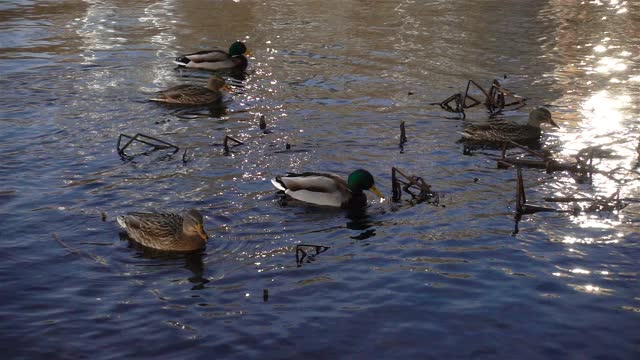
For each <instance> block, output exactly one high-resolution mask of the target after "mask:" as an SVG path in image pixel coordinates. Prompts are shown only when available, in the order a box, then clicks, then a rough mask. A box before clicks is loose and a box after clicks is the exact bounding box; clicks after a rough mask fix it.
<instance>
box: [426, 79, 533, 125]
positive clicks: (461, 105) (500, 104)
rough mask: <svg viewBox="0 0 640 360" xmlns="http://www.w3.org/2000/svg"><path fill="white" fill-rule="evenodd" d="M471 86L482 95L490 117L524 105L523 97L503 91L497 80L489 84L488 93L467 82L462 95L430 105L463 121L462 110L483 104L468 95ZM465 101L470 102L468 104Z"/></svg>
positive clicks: (476, 84)
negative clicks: (459, 116) (460, 117)
mask: <svg viewBox="0 0 640 360" xmlns="http://www.w3.org/2000/svg"><path fill="white" fill-rule="evenodd" d="M472 86H473V87H475V88H476V89H478V90H480V92H482V94H483V95H484V97H485V100H484V105H485V106H486V107H487V109H488V110H489V113H490V114H491V115H495V114H498V113H500V112H501V111H502V110H504V108H505V107H508V106H514V105H517V106H518V107H517V108H520V107H522V106H524V105H525V104H526V100H527V99H526V98H525V97H522V96H520V95H516V94H514V93H513V92H511V91H509V90H507V89H505V88H504V87H502V85H500V82H499V81H498V80H497V79H494V80H493V82H492V83H491V86H490V88H489V91H487V90H485V89H484V88H483V87H482V86H480V85H479V84H478V83H477V82H475V81H473V80H469V81H468V82H467V87H466V89H465V91H464V92H463V93H456V94H453V95H451V96H449V97H448V98H446V99H445V100H443V101H441V102H439V103H431V104H430V105H438V106H440V107H441V108H442V109H444V110H446V111H449V112H453V113H458V114H462V118H463V119H464V118H465V113H464V109H468V108H471V107H474V106H476V105H479V104H482V103H483V102H482V101H480V100H478V99H476V98H475V97H473V96H472V95H470V94H469V90H471V88H472ZM467 99H469V100H470V103H469V101H468V100H467ZM508 101H509V102H508Z"/></svg>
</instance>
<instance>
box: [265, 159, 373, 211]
mask: <svg viewBox="0 0 640 360" xmlns="http://www.w3.org/2000/svg"><path fill="white" fill-rule="evenodd" d="M271 183H272V184H273V186H275V187H276V188H277V189H279V190H282V191H284V193H285V194H286V195H289V196H291V197H292V198H294V199H296V200H300V201H304V202H308V203H311V204H316V205H325V206H334V207H341V208H344V209H353V208H362V207H364V206H365V205H366V204H367V196H366V195H365V194H364V193H363V192H362V191H363V190H369V191H371V192H373V193H374V194H376V195H377V196H379V197H381V198H383V197H384V196H382V194H381V193H380V191H378V189H377V188H376V187H375V185H374V181H373V176H372V175H371V173H369V172H368V171H366V170H362V169H360V170H356V171H354V172H352V173H351V174H350V175H349V178H348V179H347V181H345V180H344V179H343V178H342V177H340V176H339V175H335V174H327V173H315V172H306V173H303V174H289V175H286V176H277V177H276V178H275V179H272V180H271Z"/></svg>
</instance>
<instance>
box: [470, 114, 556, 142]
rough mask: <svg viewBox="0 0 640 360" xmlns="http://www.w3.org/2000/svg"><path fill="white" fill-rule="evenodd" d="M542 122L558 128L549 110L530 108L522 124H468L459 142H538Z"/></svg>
mask: <svg viewBox="0 0 640 360" xmlns="http://www.w3.org/2000/svg"><path fill="white" fill-rule="evenodd" d="M542 124H549V125H551V126H554V127H556V128H559V127H560V126H558V124H557V123H556V122H555V121H553V118H552V117H551V112H550V111H549V110H548V109H546V108H543V107H540V108H537V109H534V110H532V111H531V112H530V113H529V119H528V120H527V123H526V124H524V125H521V124H516V123H512V122H493V123H487V124H482V125H469V126H466V127H465V128H464V130H463V131H462V132H460V134H461V135H462V139H461V140H460V141H461V142H464V143H467V144H502V143H508V142H516V143H518V144H521V145H533V144H538V143H539V141H540V136H541V135H542V129H541V125H542Z"/></svg>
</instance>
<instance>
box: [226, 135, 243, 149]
mask: <svg viewBox="0 0 640 360" xmlns="http://www.w3.org/2000/svg"><path fill="white" fill-rule="evenodd" d="M229 141H232V142H233V143H234V144H233V145H232V147H236V146H240V145H244V143H243V142H242V141H240V140H237V139H234V138H232V137H231V136H229V135H226V136H225V137H224V142H223V145H224V152H225V153H228V152H229Z"/></svg>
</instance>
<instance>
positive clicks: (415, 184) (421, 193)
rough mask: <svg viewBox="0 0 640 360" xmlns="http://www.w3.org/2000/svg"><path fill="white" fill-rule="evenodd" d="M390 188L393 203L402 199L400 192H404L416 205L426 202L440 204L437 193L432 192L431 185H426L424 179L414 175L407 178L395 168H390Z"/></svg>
mask: <svg viewBox="0 0 640 360" xmlns="http://www.w3.org/2000/svg"><path fill="white" fill-rule="evenodd" d="M398 175H399V176H401V177H402V179H400V178H399V176H398ZM391 187H392V200H393V201H400V200H401V199H402V192H403V191H404V192H406V193H407V194H409V195H411V200H413V201H416V203H421V202H424V201H427V202H429V203H431V204H434V205H438V204H439V202H440V196H439V195H438V193H435V192H432V191H431V185H429V184H427V183H426V182H425V181H424V179H422V178H421V177H419V176H414V175H411V176H407V175H405V174H404V173H403V172H402V171H401V170H400V169H398V168H396V167H392V168H391ZM412 190H413V191H412ZM414 191H418V193H417V194H416V193H415V192H414Z"/></svg>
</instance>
